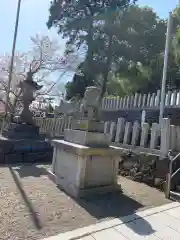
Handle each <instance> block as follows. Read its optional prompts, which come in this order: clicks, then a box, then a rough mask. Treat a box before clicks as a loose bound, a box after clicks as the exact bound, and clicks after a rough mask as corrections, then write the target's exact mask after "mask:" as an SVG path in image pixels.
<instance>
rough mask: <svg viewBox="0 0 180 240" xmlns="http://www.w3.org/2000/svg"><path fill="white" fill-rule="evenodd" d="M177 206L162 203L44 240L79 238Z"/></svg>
mask: <svg viewBox="0 0 180 240" xmlns="http://www.w3.org/2000/svg"><path fill="white" fill-rule="evenodd" d="M177 207H180V203H178V202H173V203H169V204H165V205H162V206H160V207H154V208H151V209H146V210H144V211H140V212H137V213H134V214H131V215H128V216H124V217H122V218H121V219H120V218H115V219H112V220H106V221H103V222H100V223H96V224H94V225H90V226H87V227H84V228H78V229H75V230H72V231H69V232H65V233H61V234H58V235H56V236H52V237H49V238H44V239H43V240H77V239H80V238H83V237H86V236H88V235H90V234H93V233H96V232H100V231H102V230H106V229H109V228H112V227H117V226H118V225H121V224H124V223H128V222H131V221H134V220H136V219H139V218H142V217H147V216H151V215H154V214H157V213H160V212H164V211H167V210H169V209H173V208H177Z"/></svg>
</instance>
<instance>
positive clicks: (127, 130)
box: [123, 122, 132, 144]
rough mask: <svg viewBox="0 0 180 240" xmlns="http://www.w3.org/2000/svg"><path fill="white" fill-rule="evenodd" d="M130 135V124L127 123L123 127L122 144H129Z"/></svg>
mask: <svg viewBox="0 0 180 240" xmlns="http://www.w3.org/2000/svg"><path fill="white" fill-rule="evenodd" d="M131 134H132V123H131V122H127V123H126V125H125V131H124V139H123V144H130V141H131Z"/></svg>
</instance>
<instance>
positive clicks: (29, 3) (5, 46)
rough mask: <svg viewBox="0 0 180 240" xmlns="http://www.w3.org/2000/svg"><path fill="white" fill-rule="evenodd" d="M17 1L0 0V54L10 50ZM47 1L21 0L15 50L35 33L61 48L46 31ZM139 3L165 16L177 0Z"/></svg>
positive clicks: (23, 46) (26, 44)
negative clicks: (48, 38)
mask: <svg viewBox="0 0 180 240" xmlns="http://www.w3.org/2000/svg"><path fill="white" fill-rule="evenodd" d="M17 2H18V0H0V29H1V38H0V54H3V53H4V52H11V47H12V38H13V31H14V23H15V16H16V8H17ZM49 3H50V0H22V5H21V13H20V24H19V30H18V38H17V46H16V50H18V51H27V50H28V49H29V48H30V46H31V45H30V44H31V41H30V36H34V35H35V34H36V33H40V34H43V35H48V36H50V37H52V38H58V39H59V43H60V45H61V46H62V49H63V47H64V41H63V40H62V39H61V38H60V37H59V36H58V35H57V34H56V30H55V29H52V30H50V31H48V29H47V27H46V24H45V23H46V22H47V19H48V8H49ZM139 4H140V5H142V6H143V5H148V6H150V7H152V8H154V9H155V11H156V12H157V13H158V14H159V15H160V17H163V18H165V17H167V15H168V12H169V11H171V10H172V9H173V8H174V7H175V6H176V4H178V0H139Z"/></svg>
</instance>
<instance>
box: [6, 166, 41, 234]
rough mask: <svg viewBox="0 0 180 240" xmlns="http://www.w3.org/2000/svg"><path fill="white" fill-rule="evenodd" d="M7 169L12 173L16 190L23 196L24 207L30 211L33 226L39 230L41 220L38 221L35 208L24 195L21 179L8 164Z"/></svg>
mask: <svg viewBox="0 0 180 240" xmlns="http://www.w3.org/2000/svg"><path fill="white" fill-rule="evenodd" d="M9 171H10V173H11V175H12V178H13V180H14V182H15V184H16V186H17V188H18V190H19V192H20V194H21V196H22V198H23V200H24V203H25V204H26V207H27V209H28V211H29V213H30V216H31V218H32V221H33V223H34V226H35V227H36V228H37V229H38V230H40V229H41V228H42V224H41V221H40V219H39V217H38V215H37V214H36V211H35V209H34V207H33V204H32V202H31V201H30V199H29V198H28V196H27V195H26V192H25V191H24V189H23V185H22V184H21V180H20V179H19V177H18V176H17V174H16V172H15V170H14V169H13V168H12V167H11V166H9Z"/></svg>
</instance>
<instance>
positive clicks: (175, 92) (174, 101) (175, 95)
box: [171, 90, 177, 106]
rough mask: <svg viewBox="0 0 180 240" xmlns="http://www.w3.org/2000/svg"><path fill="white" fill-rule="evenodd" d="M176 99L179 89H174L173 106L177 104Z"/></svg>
mask: <svg viewBox="0 0 180 240" xmlns="http://www.w3.org/2000/svg"><path fill="white" fill-rule="evenodd" d="M176 101H177V91H176V90H174V91H173V95H172V102H171V105H172V106H176Z"/></svg>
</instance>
